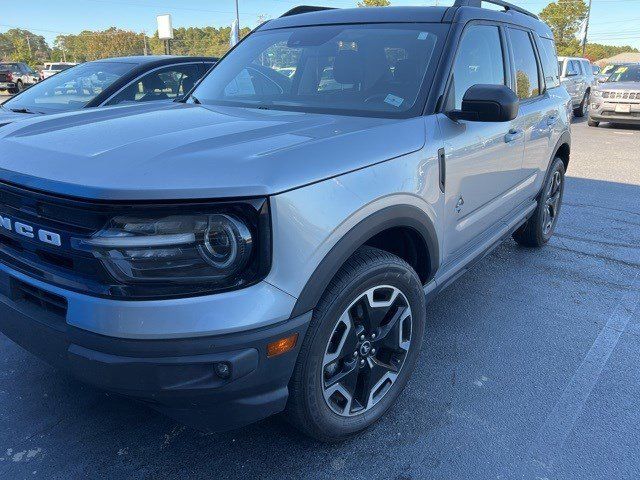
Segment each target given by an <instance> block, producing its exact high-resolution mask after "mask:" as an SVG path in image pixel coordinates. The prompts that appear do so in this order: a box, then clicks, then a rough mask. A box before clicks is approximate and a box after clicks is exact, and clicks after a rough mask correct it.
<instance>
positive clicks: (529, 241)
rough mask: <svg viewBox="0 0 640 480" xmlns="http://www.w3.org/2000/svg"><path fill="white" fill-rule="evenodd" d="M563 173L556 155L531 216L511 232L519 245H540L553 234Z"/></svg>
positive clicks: (560, 160) (562, 187) (558, 213)
mask: <svg viewBox="0 0 640 480" xmlns="http://www.w3.org/2000/svg"><path fill="white" fill-rule="evenodd" d="M564 174H565V169H564V162H563V161H562V159H561V158H560V157H556V158H555V159H554V160H553V164H552V165H551V171H550V172H549V177H548V178H547V179H546V181H545V185H544V187H543V189H542V193H541V194H540V198H539V199H538V206H537V208H536V209H535V211H534V212H533V215H532V216H531V218H529V220H527V222H526V223H525V224H524V225H523V226H522V227H520V228H519V229H518V230H516V231H515V232H514V234H513V239H514V240H515V241H516V242H518V243H519V244H520V245H524V246H527V247H541V246H543V245H544V244H545V243H547V242H548V241H549V239H550V238H551V236H552V235H553V232H554V231H555V228H556V225H557V223H558V217H559V216H560V207H561V206H562V195H563V193H564Z"/></svg>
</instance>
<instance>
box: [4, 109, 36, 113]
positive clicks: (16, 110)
mask: <svg viewBox="0 0 640 480" xmlns="http://www.w3.org/2000/svg"><path fill="white" fill-rule="evenodd" d="M9 110H11V111H12V112H14V113H30V114H31V115H35V113H36V112H32V111H31V110H29V109H27V108H10V109H9Z"/></svg>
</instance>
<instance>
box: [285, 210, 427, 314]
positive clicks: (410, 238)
mask: <svg viewBox="0 0 640 480" xmlns="http://www.w3.org/2000/svg"><path fill="white" fill-rule="evenodd" d="M364 245H369V246H373V247H376V248H380V249H381V250H385V251H388V252H390V253H393V254H395V255H398V256H399V257H401V258H403V259H404V260H405V261H407V263H409V264H410V265H412V267H414V268H415V269H416V272H417V273H418V275H419V276H420V280H421V281H422V282H423V284H426V283H427V282H429V281H430V280H431V279H432V278H433V276H434V275H435V272H436V270H437V268H438V265H439V262H440V252H439V247H438V245H439V244H438V237H437V234H436V229H435V226H434V224H433V222H432V220H431V218H430V217H429V216H428V215H427V213H426V212H424V211H423V210H421V209H420V208H418V207H415V206H412V205H391V206H388V207H385V208H383V209H381V210H378V211H377V212H375V213H372V214H371V215H369V216H368V217H366V218H365V219H363V220H361V221H360V222H359V223H357V224H356V225H355V226H354V227H353V228H351V230H349V231H348V232H347V233H346V234H345V235H344V236H343V237H342V238H340V240H338V242H337V243H336V244H335V245H334V246H333V247H332V248H331V250H329V252H328V253H327V255H326V256H325V257H324V258H323V259H322V261H321V262H320V263H319V264H318V266H317V267H316V269H315V270H314V272H313V274H312V275H311V276H310V277H309V280H308V281H307V283H306V284H305V286H304V288H303V289H302V292H301V293H300V296H299V297H298V300H297V302H296V304H295V306H294V308H293V312H292V313H291V316H292V317H294V316H296V315H299V314H301V313H305V312H308V311H310V310H312V309H313V308H315V306H316V305H317V304H318V302H319V300H320V298H321V297H322V294H323V293H324V292H325V290H326V288H327V286H328V285H329V283H330V282H331V280H332V279H333V277H334V276H335V274H336V273H337V272H338V270H339V269H340V268H341V267H342V265H343V264H344V263H345V262H346V261H347V259H348V258H349V257H350V256H351V255H353V253H354V252H355V251H356V250H357V249H358V248H360V247H361V246H364Z"/></svg>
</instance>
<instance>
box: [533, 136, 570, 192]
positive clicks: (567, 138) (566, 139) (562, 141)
mask: <svg viewBox="0 0 640 480" xmlns="http://www.w3.org/2000/svg"><path fill="white" fill-rule="evenodd" d="M565 143H566V144H567V145H569V149H571V134H570V133H569V132H563V133H562V135H560V138H559V139H558V141H557V142H556V146H555V147H554V148H553V153H552V154H551V158H549V163H548V164H547V171H546V172H545V174H544V181H543V182H542V186H541V187H540V191H539V192H538V195H540V193H542V190H544V186H545V184H546V183H547V178H548V177H549V171H550V170H551V165H553V161H554V160H555V158H556V157H557V156H558V150H560V147H561V146H562V145H564V144H565Z"/></svg>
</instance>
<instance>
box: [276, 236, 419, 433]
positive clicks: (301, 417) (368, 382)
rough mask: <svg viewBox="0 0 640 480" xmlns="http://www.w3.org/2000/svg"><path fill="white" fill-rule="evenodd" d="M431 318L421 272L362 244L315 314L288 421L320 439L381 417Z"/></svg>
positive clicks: (299, 363)
mask: <svg viewBox="0 0 640 480" xmlns="http://www.w3.org/2000/svg"><path fill="white" fill-rule="evenodd" d="M425 316H426V315H425V298H424V291H423V289H422V284H421V282H420V279H419V278H418V275H417V274H416V273H415V271H414V270H413V269H412V268H411V267H410V266H409V265H408V264H407V263H406V262H404V261H403V260H402V259H400V258H398V257H396V256H395V255H392V254H390V253H387V252H384V251H382V250H378V249H375V248H371V247H363V248H361V249H359V250H358V251H357V252H356V253H355V254H354V255H353V256H352V257H351V258H350V259H349V260H348V261H347V262H346V263H345V265H344V266H343V267H342V268H341V269H340V271H339V272H338V273H337V274H336V276H335V278H334V279H333V280H332V282H331V284H330V285H329V287H328V288H327V290H326V291H325V293H324V295H323V296H322V299H321V300H320V302H319V304H318V306H317V308H316V310H315V312H314V315H313V320H312V321H311V324H310V326H309V330H308V332H307V334H306V335H305V339H304V342H303V345H302V348H301V351H300V355H299V357H298V360H297V363H296V367H295V370H294V374H293V377H292V380H291V383H290V395H289V403H288V405H287V417H288V418H289V420H290V421H291V422H292V423H293V424H294V425H295V426H296V427H297V428H299V429H300V430H301V431H303V432H304V433H306V434H308V435H310V436H312V437H314V438H317V439H319V440H322V441H337V440H341V439H344V438H347V437H349V436H350V435H353V434H355V433H358V432H360V431H361V430H363V429H365V428H367V427H368V426H370V425H371V424H373V423H374V422H376V421H377V420H378V419H379V418H380V417H381V416H382V415H383V414H384V413H385V412H386V411H387V409H389V407H391V405H392V404H393V403H394V402H395V400H396V398H397V397H398V395H400V392H401V391H402V389H403V388H404V386H405V384H406V383H407V381H408V379H409V377H410V375H411V372H412V371H413V369H414V366H415V362H416V359H417V356H418V353H419V351H420V347H421V345H422V335H423V332H424V324H425Z"/></svg>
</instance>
